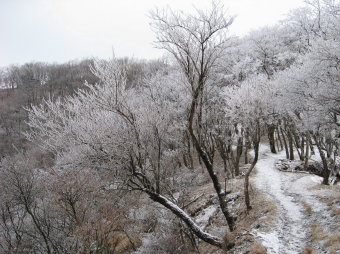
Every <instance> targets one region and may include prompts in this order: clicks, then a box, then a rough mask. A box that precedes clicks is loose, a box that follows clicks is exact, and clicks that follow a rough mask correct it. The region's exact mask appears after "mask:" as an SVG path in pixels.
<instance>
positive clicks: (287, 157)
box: [280, 128, 289, 159]
mask: <svg viewBox="0 0 340 254" xmlns="http://www.w3.org/2000/svg"><path fill="white" fill-rule="evenodd" d="M280 129H281V134H282V139H283V144H284V145H285V151H286V159H289V150H288V145H287V141H286V137H285V134H284V132H283V129H282V128H280Z"/></svg>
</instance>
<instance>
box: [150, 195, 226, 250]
mask: <svg viewBox="0 0 340 254" xmlns="http://www.w3.org/2000/svg"><path fill="white" fill-rule="evenodd" d="M144 191H145V192H146V193H147V194H148V196H149V197H150V198H151V199H152V200H153V201H155V202H157V203H159V204H161V205H163V206H164V207H166V208H168V209H169V210H170V211H171V212H172V213H173V214H175V215H176V216H177V217H178V218H179V219H180V220H182V221H183V222H184V223H185V224H186V225H187V226H188V227H189V228H190V229H191V230H192V232H194V234H195V235H196V236H197V237H198V238H200V239H201V240H203V241H205V242H207V243H209V244H212V245H214V246H217V247H219V248H222V247H223V240H222V239H219V238H218V237H216V236H213V235H211V234H209V233H206V232H204V231H203V230H202V229H201V228H200V227H199V226H198V225H197V224H196V223H195V222H194V220H193V219H191V218H190V217H189V215H188V214H187V213H186V212H185V211H183V210H182V209H181V208H180V207H178V206H177V205H176V204H174V203H172V202H171V201H170V200H168V199H167V198H166V197H164V196H162V195H160V194H158V193H155V192H152V191H149V190H144Z"/></svg>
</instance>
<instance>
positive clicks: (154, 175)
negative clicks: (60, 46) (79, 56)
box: [0, 0, 340, 254]
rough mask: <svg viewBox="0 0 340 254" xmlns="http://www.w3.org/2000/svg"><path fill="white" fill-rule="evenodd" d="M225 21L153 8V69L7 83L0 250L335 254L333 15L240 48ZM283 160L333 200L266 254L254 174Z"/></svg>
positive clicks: (13, 75)
mask: <svg viewBox="0 0 340 254" xmlns="http://www.w3.org/2000/svg"><path fill="white" fill-rule="evenodd" d="M225 9H226V8H225V7H224V6H223V5H222V4H221V2H218V1H213V2H212V3H211V7H210V9H205V10H190V11H188V12H182V11H176V10H172V9H171V8H169V7H167V8H164V9H161V8H159V9H154V10H152V11H150V13H149V16H150V25H151V27H152V30H153V31H154V33H155V35H156V38H157V39H156V46H157V47H158V48H159V49H160V50H162V51H163V52H164V53H165V54H166V55H165V57H163V58H160V59H154V60H140V59H130V58H116V57H115V56H112V58H111V59H110V60H103V59H98V58H94V59H83V60H77V61H76V60H74V61H70V62H67V63H64V64H51V63H42V62H32V63H26V64H23V65H12V66H8V67H6V68H3V69H1V70H0V87H1V89H0V253H84V254H85V253H89V254H90V253H107V254H109V253H140V254H147V253H148V254H149V253H155V254H156V253H338V252H336V251H339V249H340V246H339V242H340V232H339V228H340V227H339V220H338V219H339V216H340V195H339V193H340V192H339V190H340V188H339V185H337V183H338V181H340V175H339V171H340V161H339V148H340V147H339V145H340V143H339V141H340V119H339V118H340V84H339V80H340V72H339V69H340V16H339V15H340V13H339V11H340V3H339V1H333V0H310V1H306V4H305V6H304V7H302V8H299V9H295V10H292V11H291V12H290V13H289V14H288V15H287V17H286V19H285V20H282V21H281V22H280V23H278V24H277V25H275V26H271V27H264V28H261V29H258V30H256V31H252V32H251V33H249V34H248V35H245V36H243V37H234V36H230V35H229V29H230V27H231V26H232V25H233V21H234V19H235V18H237V17H234V16H232V15H230V14H229V13H227V12H226V11H225ZM261 147H262V148H261ZM264 148H268V149H267V150H268V151H266V153H264V152H263V151H264V150H263V149H264ZM261 149H262V150H261ZM281 155H282V158H281V157H280V163H281V164H280V165H279V166H277V167H280V172H283V171H289V172H283V173H280V174H282V175H284V174H290V175H295V174H304V176H305V175H308V177H309V176H310V175H312V176H313V177H314V175H315V177H318V178H317V179H320V182H319V184H318V188H321V189H322V191H324V192H328V193H335V194H334V197H333V198H332V199H331V202H330V205H329V206H328V208H327V209H326V208H325V209H323V210H320V213H321V214H322V213H326V212H327V213H331V214H332V216H331V219H329V220H327V223H328V224H327V223H324V222H323V220H320V225H319V224H316V222H313V223H312V222H310V221H311V219H306V221H305V222H304V218H305V217H306V218H307V217H308V216H309V218H312V217H313V216H314V217H317V216H319V215H313V211H314V210H313V209H315V212H316V211H317V209H316V208H315V207H317V205H316V204H319V203H318V202H321V201H318V200H317V201H313V200H312V198H315V197H314V196H308V198H306V200H305V201H303V202H302V203H301V204H302V205H301V207H302V206H303V208H301V211H302V210H303V209H304V210H303V211H304V213H303V214H302V215H301V221H302V222H301V223H305V225H306V223H311V225H309V224H308V225H309V226H308V227H310V229H304V230H305V231H304V233H305V234H306V236H305V238H303V239H302V238H301V242H299V243H297V244H296V245H298V246H293V247H291V246H290V245H287V243H288V242H289V240H287V239H286V238H284V239H286V240H285V241H287V242H282V243H281V245H282V246H281V247H280V249H279V250H278V251H275V250H274V249H270V248H271V247H270V246H269V245H268V246H267V245H266V243H263V242H262V243H261V237H260V236H261V234H264V233H263V232H265V231H263V232H262V231H261V232H262V233H258V231H257V230H258V228H260V229H261V228H265V229H266V228H267V229H268V228H269V229H271V228H272V227H274V226H273V225H274V224H273V223H274V222H275V220H276V217H275V216H278V214H279V215H280V211H281V210H280V209H281V208H280V207H279V206H278V205H277V204H275V202H273V201H272V200H271V199H272V198H273V197H272V198H271V195H268V194H270V193H269V191H268V193H266V190H265V189H261V185H258V184H257V183H258V182H261V179H263V178H261V179H260V180H255V178H256V177H255V175H256V174H260V175H261V174H263V175H264V176H263V177H266V174H267V172H266V171H260V165H262V164H263V163H260V162H261V160H262V162H264V161H263V160H264V159H266V158H267V159H268V158H279V157H278V156H281ZM268 156H269V157H268ZM270 156H274V157H270ZM296 165H297V166H296ZM267 166H268V165H267ZM261 167H262V169H264V168H265V165H264V166H261ZM257 171H259V172H258V173H256V172H257ZM278 171H279V170H278ZM261 172H263V173H261ZM301 172H303V173H301ZM268 176H269V177H268ZM274 176H276V175H274V173H273V176H272V175H269V171H268V174H267V177H268V181H269V182H270V181H272V184H273V185H275V184H276V183H275V181H274ZM289 177H290V176H289ZM256 179H259V178H256ZM278 179H281V178H278ZM282 179H283V180H282ZM282 179H281V180H280V181H284V179H286V178H285V177H283V178H282ZM287 179H288V178H287ZM289 179H293V178H289ZM313 179H314V178H313ZM292 181H293V180H288V181H287V182H292ZM294 181H295V180H294ZM287 184H288V183H287ZM308 184H309V183H307V184H306V186H305V187H306V190H305V191H306V192H303V193H307V192H308V189H307V187H308ZM311 184H312V183H311ZM287 186H288V185H287ZM268 188H269V187H268ZM284 191H285V192H284V195H283V196H286V194H287V193H288V192H286V191H288V190H284ZM301 193H302V190H301ZM303 195H308V194H303ZM332 195H333V194H332ZM284 198H285V197H283V198H282V199H284ZM329 200H330V199H329ZM329 200H328V201H329ZM287 202H288V201H287ZM308 202H309V203H308ZM275 206H276V207H275ZM286 210H287V209H286ZM308 214H309V215H308ZM296 216H297V217H299V216H298V215H296ZM271 217H272V218H271ZM314 217H313V218H314ZM316 220H317V219H316ZM333 220H334V221H333ZM273 221H274V222H273ZM299 223H300V222H299ZM324 224H327V225H324ZM301 225H302V224H301ZM321 227H325V228H326V229H324V230H325V232H324V233H323V238H322V239H319V238H318V237H317V236H316V232H317V229H319V228H321ZM333 227H334V230H333V231H332V230H331V229H332V228H333ZM299 230H300V229H299ZM327 230H328V231H329V232H328V233H327ZM259 232H260V231H259ZM282 234H290V232H282ZM327 234H328V235H330V236H329V238H327V237H326V235H327ZM262 238H263V237H262ZM332 239H333V240H332ZM332 241H333V242H332ZM264 242H265V241H264ZM302 242H303V244H306V245H303V246H302V245H300V244H302ZM285 244H286V247H285V248H287V249H286V250H285V249H283V248H284V245H285ZM287 246H288V247H287ZM274 247H275V246H274ZM274 247H273V248H274ZM294 248H295V249H294ZM337 248H338V249H337ZM289 251H291V252H289ZM321 251H324V252H321Z"/></svg>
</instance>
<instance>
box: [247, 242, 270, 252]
mask: <svg viewBox="0 0 340 254" xmlns="http://www.w3.org/2000/svg"><path fill="white" fill-rule="evenodd" d="M250 253H251V254H267V249H266V247H264V246H263V245H262V244H261V243H259V242H255V243H253V245H252V246H251V248H250Z"/></svg>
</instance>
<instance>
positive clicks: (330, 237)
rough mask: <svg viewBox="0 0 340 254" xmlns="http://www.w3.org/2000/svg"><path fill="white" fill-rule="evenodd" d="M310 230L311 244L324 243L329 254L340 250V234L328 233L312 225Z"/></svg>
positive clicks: (318, 226)
mask: <svg viewBox="0 0 340 254" xmlns="http://www.w3.org/2000/svg"><path fill="white" fill-rule="evenodd" d="M311 228H312V241H313V242H321V241H323V242H324V245H325V246H326V247H327V249H328V251H329V253H331V254H333V253H334V254H336V252H337V251H339V250H340V234H339V233H336V234H334V233H328V232H325V230H324V229H323V228H322V227H321V226H320V225H316V224H313V225H312V226H311Z"/></svg>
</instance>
